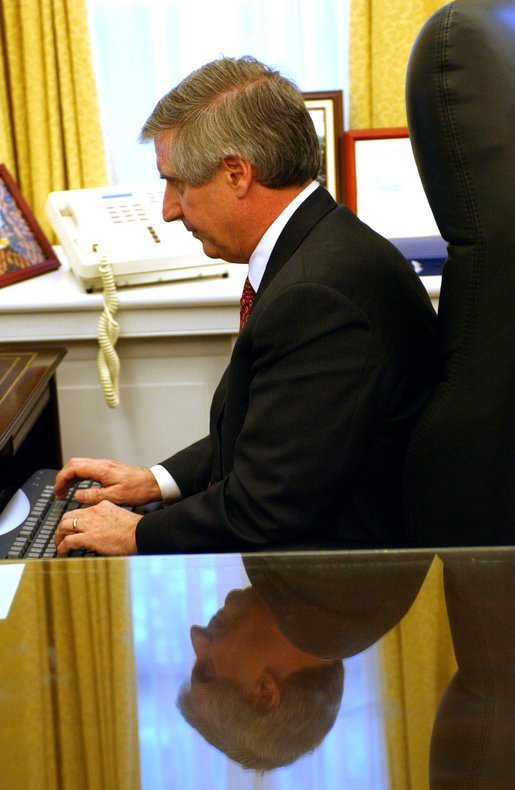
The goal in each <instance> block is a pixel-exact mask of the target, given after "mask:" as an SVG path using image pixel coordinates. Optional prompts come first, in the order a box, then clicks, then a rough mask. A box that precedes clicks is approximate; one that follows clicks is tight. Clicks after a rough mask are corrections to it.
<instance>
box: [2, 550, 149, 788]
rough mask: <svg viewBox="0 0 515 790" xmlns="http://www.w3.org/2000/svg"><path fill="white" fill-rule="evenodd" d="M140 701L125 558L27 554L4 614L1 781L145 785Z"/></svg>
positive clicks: (21, 785)
mask: <svg viewBox="0 0 515 790" xmlns="http://www.w3.org/2000/svg"><path fill="white" fill-rule="evenodd" d="M61 562H62V567H61ZM50 563H52V564H55V566H56V567H51V566H50ZM65 565H66V567H65ZM57 566H58V567H57ZM1 571H2V569H0V582H1ZM51 571H52V572H51ZM136 706H137V700H136V681H135V666H134V651H133V641H132V623H131V615H130V594H129V580H128V571H127V566H126V563H125V561H123V560H103V559H100V558H98V559H93V560H63V561H61V560H49V561H47V562H43V561H33V562H28V563H26V564H25V569H24V571H23V575H22V577H21V581H20V584H19V588H18V590H17V592H16V595H15V598H14V600H13V603H12V606H11V609H10V611H9V614H8V616H7V619H5V620H0V754H1V755H2V758H3V759H2V767H1V768H0V786H1V787H5V788H9V790H26V789H27V788H38V790H39V788H41V790H43V788H55V789H56V790H57V788H61V789H62V790H68V788H80V790H112V788H116V790H138V788H139V787H140V771H139V748H138V723H137V707H136Z"/></svg>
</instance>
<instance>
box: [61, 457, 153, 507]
mask: <svg viewBox="0 0 515 790" xmlns="http://www.w3.org/2000/svg"><path fill="white" fill-rule="evenodd" d="M86 479H91V480H96V481H97V482H98V483H100V485H101V488H88V489H84V490H81V489H80V490H78V491H77V492H76V494H75V499H76V500H77V502H81V503H82V504H85V505H96V504H98V503H99V502H102V501H103V500H106V499H107V500H109V502H114V504H115V505H132V506H133V507H135V506H137V505H146V504H148V502H158V501H160V500H161V490H160V488H159V486H158V484H157V481H156V479H155V477H154V475H153V474H152V472H151V471H150V469H147V468H146V467H143V466H129V465H128V464H122V463H120V461H109V460H95V459H94V458H71V459H70V460H69V461H68V463H67V464H65V466H63V468H62V469H61V471H60V472H58V473H57V475H56V478H55V484H54V492H55V495H56V497H57V499H64V498H65V497H66V495H67V493H68V489H69V487H70V485H71V484H72V483H74V482H76V481H77V480H86Z"/></svg>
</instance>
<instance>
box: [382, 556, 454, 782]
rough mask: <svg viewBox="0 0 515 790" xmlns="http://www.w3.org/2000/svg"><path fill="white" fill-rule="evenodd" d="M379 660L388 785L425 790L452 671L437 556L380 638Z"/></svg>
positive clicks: (441, 572) (448, 633) (450, 649)
mask: <svg viewBox="0 0 515 790" xmlns="http://www.w3.org/2000/svg"><path fill="white" fill-rule="evenodd" d="M381 655H382V670H383V699H384V705H385V711H386V744H387V752H388V762H389V773H390V784H391V787H392V788H395V790H425V788H428V787H429V784H428V766H429V762H428V757H429V743H430V738H431V731H432V727H433V723H434V720H435V716H436V711H437V709H438V705H439V703H440V700H441V698H442V695H443V693H444V691H445V689H446V688H447V686H448V684H449V681H450V679H451V678H452V676H453V675H454V673H455V671H456V669H457V665H456V660H455V657H454V651H453V648H452V639H451V635H450V629H449V623H448V619H447V612H446V607H445V599H444V594H443V565H442V562H441V560H440V559H439V558H438V557H435V559H434V561H433V563H432V565H431V568H430V569H429V572H428V574H427V576H426V579H425V580H424V584H423V585H422V587H421V589H420V592H419V594H418V596H417V598H416V600H415V602H414V604H413V606H412V607H411V609H410V610H409V612H408V613H407V615H406V616H405V617H404V618H403V620H402V621H401V623H400V624H399V625H397V626H396V627H395V628H393V629H392V630H391V631H390V632H389V633H388V634H386V636H385V637H384V639H383V641H382V643H381Z"/></svg>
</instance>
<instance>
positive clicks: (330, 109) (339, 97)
mask: <svg viewBox="0 0 515 790" xmlns="http://www.w3.org/2000/svg"><path fill="white" fill-rule="evenodd" d="M302 95H303V97H304V102H305V104H306V107H307V109H308V111H309V114H310V115H311V118H312V120H313V123H314V125H315V129H316V132H317V136H318V139H319V140H320V148H321V151H322V166H321V168H320V173H319V177H318V180H319V181H320V183H321V184H323V186H325V188H326V189H327V190H328V192H330V193H331V195H332V196H333V197H334V199H335V200H336V201H337V202H338V203H343V202H344V197H345V196H344V173H343V162H344V158H343V91H340V90H336V91H318V92H315V93H303V94H302Z"/></svg>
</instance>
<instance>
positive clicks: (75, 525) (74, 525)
mask: <svg viewBox="0 0 515 790" xmlns="http://www.w3.org/2000/svg"><path fill="white" fill-rule="evenodd" d="M72 527H73V531H74V532H78V531H79V530H78V529H77V519H76V518H74V519H73V524H72Z"/></svg>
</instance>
